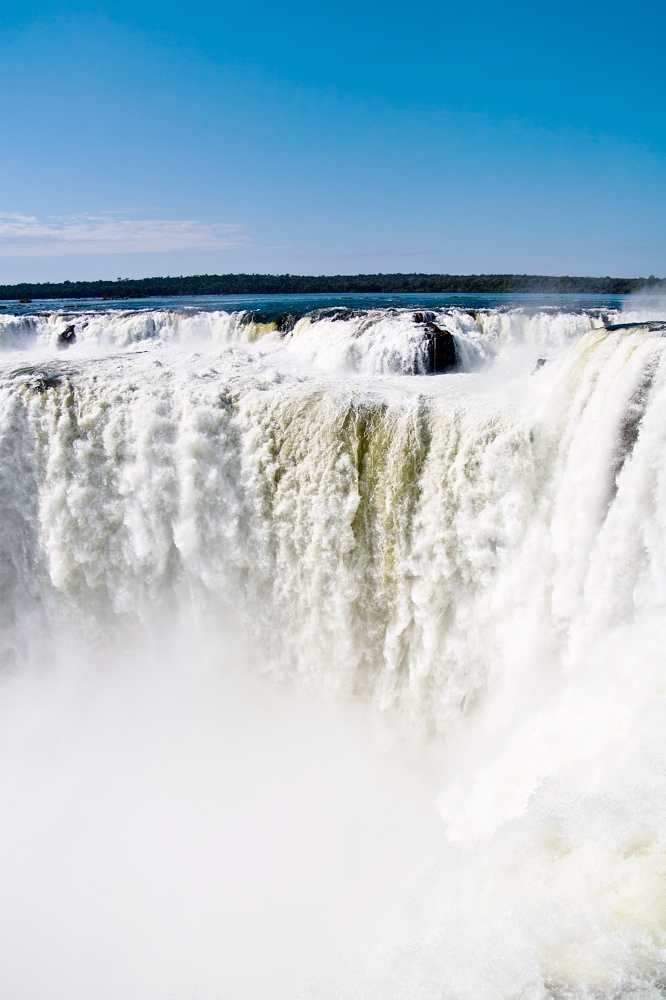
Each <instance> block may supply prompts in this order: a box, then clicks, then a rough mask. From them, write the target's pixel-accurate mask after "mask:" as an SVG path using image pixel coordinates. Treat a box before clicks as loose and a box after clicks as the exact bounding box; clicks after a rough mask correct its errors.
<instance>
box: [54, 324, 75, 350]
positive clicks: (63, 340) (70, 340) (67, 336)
mask: <svg viewBox="0 0 666 1000" xmlns="http://www.w3.org/2000/svg"><path fill="white" fill-rule="evenodd" d="M75 343H76V333H75V332H74V324H73V323H70V324H69V326H67V327H65V329H64V330H63V331H62V333H61V334H59V335H58V347H60V348H62V349H65V348H67V347H71V345H72V344H75Z"/></svg>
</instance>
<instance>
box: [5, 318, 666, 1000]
mask: <svg viewBox="0 0 666 1000" xmlns="http://www.w3.org/2000/svg"><path fill="white" fill-rule="evenodd" d="M663 319H664V311H663V309H662V308H661V306H660V304H659V302H657V301H653V302H650V301H649V300H645V301H639V300H637V301H635V302H632V301H631V300H629V299H627V300H626V301H625V302H624V303H620V302H615V303H612V302H611V303H601V302H600V303H598V304H595V303H588V304H582V305H581V304H579V303H570V304H567V303H566V302H565V303H564V304H562V303H560V304H558V305H550V306H548V307H545V306H544V307H539V306H535V305H530V306H526V305H525V304H524V303H509V304H502V305H498V304H497V303H487V304H485V303H483V302H482V301H481V302H478V303H475V304H474V307H473V308H472V307H469V306H465V304H464V303H461V302H458V303H453V304H452V303H450V302H449V303H446V304H439V305H437V304H436V303H435V304H433V303H432V302H425V303H424V304H420V305H418V306H413V307H406V306H394V307H384V308H379V307H362V306H361V305H359V304H357V303H354V302H353V301H352V302H350V303H346V304H345V306H344V307H341V306H340V307H332V306H325V307H322V306H318V305H317V304H316V303H311V304H310V305H309V306H308V307H307V308H306V307H303V308H301V309H300V311H299V310H294V309H291V311H290V309H289V308H282V307H280V309H277V307H276V308H274V309H273V312H272V313H271V310H270V309H268V307H267V306H265V305H263V306H261V307H256V306H252V305H251V304H249V305H247V306H246V307H245V308H238V309H236V310H223V309H221V308H219V305H218V307H217V308H210V309H197V308H193V307H184V308H180V307H179V308H178V309H173V308H166V307H161V308H160V307H156V308H151V309H136V310H134V309H132V310H128V309H105V308H101V307H85V306H82V307H80V308H79V309H77V310H70V311H67V310H65V309H63V308H62V307H60V306H59V307H58V308H57V309H53V310H49V309H44V310H42V311H40V310H33V309H28V310H24V311H23V314H20V313H19V312H16V314H11V315H9V314H7V315H3V316H2V318H0V352H1V353H0V374H1V379H2V381H1V391H0V450H1V453H2V465H3V479H2V484H1V485H0V504H1V506H2V512H3V516H2V520H1V522H0V552H1V562H0V598H1V601H0V649H1V650H2V655H3V659H4V664H5V669H4V677H3V681H2V690H1V692H0V693H1V694H2V705H0V718H1V719H2V723H3V724H2V727H1V728H2V736H1V737H0V763H1V764H2V768H1V770H0V802H2V803H3V807H4V813H5V817H6V819H5V822H4V823H3V829H2V833H1V834H0V840H2V841H3V843H4V847H3V850H2V855H1V856H2V858H3V861H2V866H3V871H4V875H3V883H4V884H5V885H6V886H7V890H6V892H5V893H4V901H3V902H0V929H1V930H2V939H3V940H4V942H5V945H4V952H5V953H4V955H3V956H2V965H3V967H4V968H5V973H4V981H5V983H6V988H7V989H9V988H10V987H11V988H12V989H13V993H12V995H15V996H26V997H31V998H32V997H35V998H40V1000H41V998H42V997H44V998H45V997H46V996H48V997H49V1000H53V998H58V997H60V996H62V997H65V996H67V997H68V998H72V997H73V998H78V997H81V998H83V997H84V996H90V995H91V993H94V994H95V995H96V996H100V997H106V996H108V997H109V998H112V997H113V998H114V1000H117V997H119V996H120V995H122V996H123V997H127V998H130V997H136V998H137V1000H138V998H142V1000H144V998H152V997H155V998H158V997H166V996H176V997H179V998H180V997H183V998H184V997H186V996H187V997H188V998H190V997H193V996H196V997H201V998H203V997H206V998H208V997H211V996H225V997H226V996H233V997H234V998H239V997H246V996H247V997H248V998H249V997H252V996H257V995H259V993H260V994H261V995H263V996H267V997H271V998H273V997H275V998H282V997H285V998H286V997H293V996H307V997H308V998H312V1000H315V998H322V997H363V998H364V1000H365V998H375V997H376V998H377V1000H379V998H380V997H381V998H382V1000H387V998H393V997H395V998H401V1000H402V998H407V997H409V998H410V1000H421V998H423V1000H430V998H435V997H437V998H441V997H442V996H445V997H447V998H449V997H450V998H456V1000H458V998H460V1000H467V998H469V1000H485V998H488V1000H496V998H501V1000H504V998H506V1000H509V998H511V1000H514V998H525V1000H528V998H529V1000H546V998H558V1000H559V998H567V1000H568V998H573V997H580V998H583V997H585V998H590V997H595V998H597V997H598V998H607V1000H610V998H616V997H621V996H632V997H641V998H643V1000H648V998H649V1000H656V998H657V997H659V996H662V995H663V982H664V977H665V976H666V910H665V908H664V900H665V899H666V896H665V895H664V885H663V879H664V872H665V867H664V860H665V852H666V821H665V820H664V818H663V815H662V813H663V810H662V808H661V803H662V801H663V795H664V791H665V789H664V777H663V775H664V763H665V762H666V738H665V737H664V735H663V731H664V726H663V723H664V711H665V709H664V700H663V699H664V683H663V650H664V648H666V635H665V634H664V633H665V631H666V620H665V618H664V602H665V601H666V577H665V574H664V566H666V558H665V557H666V552H665V551H664V530H663V529H664V520H665V519H666V492H665V491H666V459H665V458H664V456H665V455H666V447H665V445H666V441H665V440H664V438H665V436H666V340H665V339H664V338H663V324H662V323H661V322H660V321H661V320H663ZM630 324H636V325H630ZM67 331H69V332H67ZM63 337H64V339H63ZM438 338H440V339H438ZM442 338H447V339H446V345H448V346H449V347H451V345H452V350H453V354H452V355H450V356H448V357H447V359H445V360H446V363H445V362H444V361H441V358H444V353H442V352H444V346H443V345H444V344H445V341H444V339H442ZM449 338H450V339H449ZM447 349H448V348H447ZM437 352H439V353H437ZM437 358H440V362H437ZM433 367H434V368H435V369H438V368H439V371H440V372H441V373H439V374H428V373H429V372H432V370H433ZM370 731H374V733H375V736H374V742H373V739H370V738H369V736H368V732H370ZM377 741H379V742H380V743H381V744H382V745H383V746H384V752H383V753H380V752H379V750H378V749H377V748H376V745H375V744H376V743H377ZM433 803H434V804H435V805H434V808H433ZM91 913H92V914H94V916H93V917H92V920H91V916H90V915H91ZM275 914H279V918H277V917H275V916H274V915H275ZM137 942H140V943H139V944H137ZM230 942H233V943H232V944H230ZM359 942H361V943H360V944H359ZM35 949H36V950H37V951H38V952H39V953H40V954H41V955H42V956H43V960H42V963H41V969H42V971H40V970H39V969H37V968H30V967H29V963H28V961H27V955H28V954H29V953H30V952H31V950H35ZM0 950H2V946H0ZM260 954H261V955H264V959H263V964H264V966H265V968H264V969H263V971H262V970H261V969H259V968H258V966H259V965H261V964H262V963H260V962H258V958H257V956H258V955H260ZM114 955H115V956H117V955H121V956H122V960H121V962H120V963H119V964H121V965H122V970H121V971H118V970H116V971H114V972H113V973H112V974H110V975H109V977H108V983H106V984H105V983H100V981H99V980H100V969H101V968H106V967H107V966H108V964H109V963H111V964H113V959H112V956H114ZM341 956H342V957H341ZM102 978H104V977H102ZM26 984H27V986H26ZM105 991H106V992H105Z"/></svg>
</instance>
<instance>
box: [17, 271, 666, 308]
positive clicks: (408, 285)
mask: <svg viewBox="0 0 666 1000" xmlns="http://www.w3.org/2000/svg"><path fill="white" fill-rule="evenodd" d="M658 291H663V292H664V293H665V294H666V279H663V278H655V277H654V275H650V276H649V277H648V278H611V277H603V278H595V277H575V276H569V275H564V276H562V275H560V276H552V275H534V274H532V275H530V274H470V275H451V274H356V275H339V274H338V275H318V276H311V275H293V274H277V275H273V274H204V275H191V276H189V277H183V276H180V277H170V276H167V277H158V278H125V279H118V280H116V281H107V280H104V279H100V280H95V281H61V282H20V283H18V284H13V285H0V300H2V301H5V302H6V301H14V300H16V301H19V302H20V301H23V302H26V301H33V300H39V299H102V300H104V299H108V300H111V299H114V300H115V299H145V298H166V297H175V298H178V297H182V296H198V295H200V296H211V295H326V294H332V295H345V294H347V295H350V294H356V295H364V294H366V295H377V294H410V293H413V294H428V293H431V294H438V293H449V294H454V295H455V294H479V295H483V294H496V295H501V294H543V295H567V294H569V295H572V294H573V295H575V294H579V295H585V294H592V295H595V294H596V295H629V294H632V293H633V294H635V293H637V292H658Z"/></svg>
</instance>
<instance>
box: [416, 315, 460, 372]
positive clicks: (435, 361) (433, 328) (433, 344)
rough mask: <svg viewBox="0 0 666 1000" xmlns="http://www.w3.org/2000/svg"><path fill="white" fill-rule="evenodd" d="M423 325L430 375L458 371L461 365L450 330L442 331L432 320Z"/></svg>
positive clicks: (427, 365)
mask: <svg viewBox="0 0 666 1000" xmlns="http://www.w3.org/2000/svg"><path fill="white" fill-rule="evenodd" d="M417 315H418V313H417ZM423 325H424V327H425V337H424V340H425V346H426V367H427V371H428V374H432V375H437V374H442V373H444V372H454V371H457V370H458V368H459V367H460V363H459V359H458V352H457V350H456V340H455V337H454V336H453V334H452V333H449V331H448V330H442V329H440V327H438V326H437V324H436V323H433V322H432V321H431V320H426V321H425V323H424V324H423Z"/></svg>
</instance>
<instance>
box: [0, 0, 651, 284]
mask: <svg viewBox="0 0 666 1000" xmlns="http://www.w3.org/2000/svg"><path fill="white" fill-rule="evenodd" d="M12 7H13V8H14V9H12ZM12 7H10V5H5V8H4V9H3V11H2V13H0V114H1V121H2V126H3V127H2V140H3V141H2V155H1V156H0V282H1V281H19V280H40V279H56V280H62V279H65V278H71V279H75V278H83V277H89V278H95V277H107V278H115V277H130V276H132V277H139V276H145V275H154V274H191V273H213V272H215V273H221V272H228V271H260V272H272V273H277V272H279V273H282V272H291V273H301V274H312V273H315V274H319V273H356V272H370V271H384V272H390V271H427V272H439V271H445V272H451V273H470V272H521V273H522V272H529V273H550V274H567V273H568V274H598V275H605V274H612V275H626V276H632V275H647V274H657V275H660V276H661V275H666V114H665V106H666V104H665V100H664V98H665V96H666V84H665V82H664V81H665V79H666V72H665V71H664V69H663V44H664V39H665V38H666V5H664V4H663V3H656V2H647V0H637V2H635V3H634V4H633V5H631V7H628V6H626V5H620V4H619V3H614V2H613V0H609V2H608V3H604V4H602V3H590V2H585V0H583V2H580V3H572V2H569V0H565V2H562V3H558V4H536V3H529V4H528V3H524V2H510V3H505V4H498V3H489V2H485V0H481V2H479V3H476V4H470V3H468V4H466V5H463V4H460V3H457V4H453V3H447V2H445V3H439V4H435V3H426V2H422V0H416V2H413V3H411V4H409V5H405V4H396V3H392V2H385V3H378V2H375V0H373V2H366V3H361V4H358V3H356V4H354V3H351V2H348V0H343V2H341V3H337V4H335V5H325V4H324V5H314V4H312V3H307V4H306V3H302V2H288V3H282V4H277V3H266V2H262V0H256V2H255V3H253V4H251V5H250V4H238V3H234V4H231V3H225V2H220V3H215V4H213V3H209V2H203V0H191V2H190V3H188V4H187V5H180V4H179V5H175V4H169V3H168V2H166V3H160V4H158V3H149V2H141V0H138V2H136V3H132V4H130V3H123V2H113V0H109V2H107V3H101V4H99V5H96V6H91V5H90V4H86V3H77V2H76V0H70V2H67V0H64V2H60V3H54V2H50V0H47V2H44V3H27V4H24V5H22V6H19V5H12Z"/></svg>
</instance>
